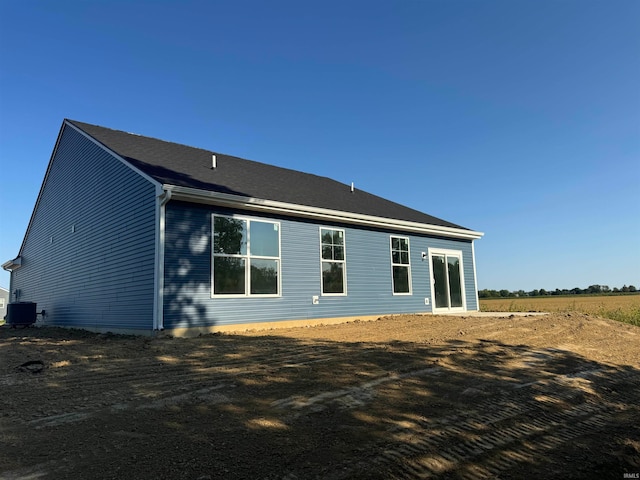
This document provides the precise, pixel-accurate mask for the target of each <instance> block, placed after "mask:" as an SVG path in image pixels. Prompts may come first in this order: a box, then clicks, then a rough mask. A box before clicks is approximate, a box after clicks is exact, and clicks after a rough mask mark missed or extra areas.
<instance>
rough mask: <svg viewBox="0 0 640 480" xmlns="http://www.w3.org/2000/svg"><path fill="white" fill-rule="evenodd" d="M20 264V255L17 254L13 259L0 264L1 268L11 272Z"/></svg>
mask: <svg viewBox="0 0 640 480" xmlns="http://www.w3.org/2000/svg"><path fill="white" fill-rule="evenodd" d="M21 266H22V257H20V256H18V257H16V258H14V259H13V260H9V261H8V262H4V263H3V264H2V269H3V270H6V271H7V272H13V271H15V270H17V269H19V268H20V267H21Z"/></svg>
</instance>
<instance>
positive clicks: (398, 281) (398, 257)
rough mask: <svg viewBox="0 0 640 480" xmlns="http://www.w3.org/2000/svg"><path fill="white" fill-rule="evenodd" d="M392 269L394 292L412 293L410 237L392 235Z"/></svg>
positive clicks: (401, 293) (400, 293)
mask: <svg viewBox="0 0 640 480" xmlns="http://www.w3.org/2000/svg"><path fill="white" fill-rule="evenodd" d="M391 270H392V272H393V293H394V294H396V295H398V294H399V295H403V294H404V295H409V294H411V264H410V260H409V239H408V238H406V237H391Z"/></svg>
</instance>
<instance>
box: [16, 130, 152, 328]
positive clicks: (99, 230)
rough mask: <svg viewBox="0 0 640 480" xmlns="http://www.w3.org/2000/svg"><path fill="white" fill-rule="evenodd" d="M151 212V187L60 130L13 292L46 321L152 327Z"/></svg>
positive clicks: (107, 156) (81, 138)
mask: <svg viewBox="0 0 640 480" xmlns="http://www.w3.org/2000/svg"><path fill="white" fill-rule="evenodd" d="M155 215H156V200H155V186H154V185H153V183H152V182H150V181H148V180H147V179H145V178H144V177H142V176H140V175H139V174H137V173H136V172H134V171H133V170H131V169H130V168H129V167H127V166H126V165H124V164H123V163H122V162H120V161H119V160H118V159H116V158H114V157H113V156H111V155H110V154H108V153H107V152H105V151H104V150H103V149H101V148H99V147H98V146H96V145H95V144H94V143H93V142H91V141H90V140H88V139H87V138H85V137H84V136H83V135H82V134H80V133H78V132H77V131H75V130H74V129H73V128H71V127H69V126H65V127H64V130H63V132H62V134H61V136H60V139H59V143H58V147H57V150H56V151H55V154H54V158H53V159H52V162H51V165H50V167H49V172H48V176H47V177H46V179H45V183H44V184H43V188H42V191H41V194H40V197H39V203H38V205H37V207H36V209H35V211H34V214H33V217H32V220H31V224H30V229H29V231H28V233H27V236H26V238H25V242H24V244H23V248H22V250H21V252H20V254H21V256H22V259H23V260H22V261H23V265H22V266H21V267H20V268H19V269H18V270H16V271H15V272H13V273H12V290H15V289H19V290H20V291H21V296H20V300H22V301H33V302H37V304H38V311H41V310H42V309H44V310H46V312H47V315H46V317H45V323H46V324H50V325H61V326H72V327H84V328H99V329H105V330H109V329H146V330H150V329H152V328H153V310H154V309H153V298H154V288H155V281H154V262H155V243H156V240H155V238H156V226H155V225H156V221H155ZM12 300H13V299H12Z"/></svg>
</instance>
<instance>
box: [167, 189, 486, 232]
mask: <svg viewBox="0 0 640 480" xmlns="http://www.w3.org/2000/svg"><path fill="white" fill-rule="evenodd" d="M163 188H164V190H165V191H166V192H171V193H172V198H173V199H174V200H184V201H189V202H194V203H202V204H207V205H218V206H226V207H235V208H241V209H243V210H252V211H256V212H267V213H275V214H280V215H290V216H295V217H304V218H312V219H316V220H322V221H333V222H341V223H349V224H353V225H361V226H367V227H377V228H386V229H391V230H402V231H405V232H413V233H422V234H428V235H438V236H443V237H448V238H457V239H464V240H476V239H479V238H481V237H482V236H483V235H484V233H482V232H476V231H473V230H466V229H464V228H454V227H443V226H440V225H430V224H426V223H418V222H410V221H406V220H396V219H392V218H385V217H376V216H373V215H363V214H359V213H351V212H343V211H339V210H331V209H327V208H319V207H309V206H306V205H298V204H294V203H286V202H278V201H275V200H263V199H259V198H253V197H246V196H242V195H234V194H229V193H220V192H211V191H208V190H200V189H197V188H191V187H181V186H178V185H166V184H165V185H163Z"/></svg>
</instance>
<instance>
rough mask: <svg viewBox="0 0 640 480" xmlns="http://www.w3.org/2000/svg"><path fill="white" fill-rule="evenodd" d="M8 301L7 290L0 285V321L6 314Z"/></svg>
mask: <svg viewBox="0 0 640 480" xmlns="http://www.w3.org/2000/svg"><path fill="white" fill-rule="evenodd" d="M8 303H9V290H7V289H6V288H3V287H0V323H2V320H3V319H4V316H5V315H6V314H7V304H8Z"/></svg>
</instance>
